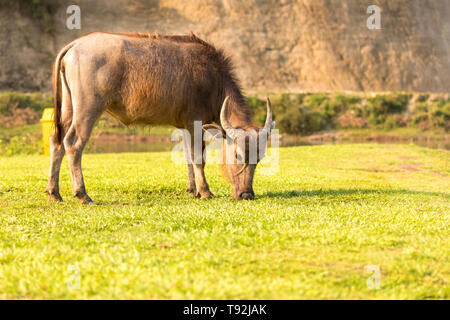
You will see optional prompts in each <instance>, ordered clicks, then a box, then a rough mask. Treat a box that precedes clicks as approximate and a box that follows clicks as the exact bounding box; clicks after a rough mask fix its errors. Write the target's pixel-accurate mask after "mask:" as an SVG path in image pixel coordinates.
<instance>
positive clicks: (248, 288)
mask: <svg viewBox="0 0 450 320" xmlns="http://www.w3.org/2000/svg"><path fill="white" fill-rule="evenodd" d="M449 159H450V157H449V153H448V151H444V150H431V149H425V148H420V147H416V146H412V145H363V144H362V145H326V146H315V147H294V148H284V149H281V150H280V171H279V172H278V173H277V174H276V175H274V176H264V175H261V174H258V172H257V176H256V179H255V183H254V189H255V192H256V194H257V199H256V200H255V201H252V202H242V201H241V202H237V201H233V200H232V199H231V197H230V193H231V190H230V186H229V185H228V184H227V183H226V182H225V181H224V180H223V179H222V178H221V176H220V170H219V168H218V167H217V166H216V165H210V166H207V173H206V174H207V177H208V181H209V183H210V186H211V189H212V191H213V192H214V193H215V194H216V198H215V199H212V200H200V199H189V198H188V195H187V194H186V193H185V192H184V189H185V187H186V169H185V166H184V165H177V164H174V163H172V162H171V160H170V153H152V154H142V153H141V154H87V155H85V156H84V158H83V165H84V174H85V180H86V183H87V188H88V191H89V194H90V196H91V197H92V198H93V199H94V201H96V202H97V204H98V206H92V207H91V206H89V207H87V206H81V205H79V204H78V203H77V202H76V201H75V199H73V198H72V196H71V190H70V182H69V181H70V178H69V174H68V169H67V164H66V161H64V165H63V168H62V177H61V189H62V190H61V193H62V196H63V197H64V199H65V202H63V203H47V201H46V197H45V194H43V190H44V188H45V186H46V177H47V170H48V162H49V160H48V158H46V157H44V156H38V155H33V156H16V157H9V158H5V157H3V158H1V157H0V176H1V177H2V178H1V180H0V298H31V299H39V298H63V299H71V298H88V299H91V298H150V299H152V298H169V299H184V298H193V299H197V298H206V299H209V298H218V299H222V298H229V299H235V298H241V299H262V298H266V299H303V298H305V299H312V298H326V299H333V298H337V299H343V298H350V299H361V298H364V299H373V298H375V299H380V298H387V299H398V298H403V299H424V298H427V299H436V298H449V296H450V289H449V288H450V286H449V275H450V265H449V263H448V262H449V261H450V250H449V249H450V248H449V242H448V240H449V211H450V210H449V209H450V208H449V207H450V204H449V203H450V202H449V200H450V192H449V190H450V178H449V176H450V166H449ZM75 264H78V266H79V269H80V275H81V283H80V289H73V288H72V289H69V288H68V286H67V281H68V280H69V279H70V276H71V272H69V271H68V270H69V269H68V268H69V267H70V266H71V265H75ZM367 265H376V266H378V267H379V268H380V269H381V283H380V284H381V288H380V289H379V290H374V289H369V288H368V287H367V285H366V281H367V278H368V277H369V276H370V274H366V273H365V271H364V267H365V266H367Z"/></svg>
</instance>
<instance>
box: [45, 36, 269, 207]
mask: <svg viewBox="0 0 450 320" xmlns="http://www.w3.org/2000/svg"><path fill="white" fill-rule="evenodd" d="M53 96H54V101H55V131H54V133H53V135H52V136H51V138H50V146H51V165H50V174H49V181H48V186H47V188H46V192H47V193H48V194H49V199H50V200H53V201H55V200H56V201H61V200H62V198H61V196H60V193H59V171H60V166H61V161H62V159H63V157H64V154H65V153H67V158H68V161H69V167H70V173H71V178H72V187H73V194H74V196H76V197H77V198H78V199H79V201H80V202H81V203H86V204H90V203H93V202H92V200H91V199H90V197H89V196H88V195H87V193H86V189H85V185H84V181H83V174H82V171H81V155H82V152H83V148H84V146H85V145H86V143H87V141H88V139H89V136H90V134H91V131H92V128H93V127H94V125H95V123H96V122H97V120H98V119H99V117H100V115H101V114H102V113H103V112H104V111H106V112H108V113H109V114H111V115H112V116H114V117H115V118H117V119H119V120H120V121H121V122H122V123H124V124H126V125H130V124H143V125H171V126H174V127H177V128H183V129H185V130H187V131H188V132H189V133H191V134H190V136H191V139H192V140H193V139H194V121H201V122H202V123H203V124H207V125H206V126H205V129H207V128H208V127H213V126H214V123H216V124H220V127H219V126H217V127H218V128H219V129H220V130H221V131H222V132H223V133H224V134H225V135H226V138H225V139H224V145H226V146H234V149H233V150H234V151H233V152H234V153H233V154H234V156H235V157H236V158H240V157H239V155H241V157H242V156H243V157H245V159H247V160H244V161H243V162H242V161H241V162H239V161H237V162H236V161H235V162H233V163H226V164H225V168H226V172H227V173H228V175H229V177H230V181H231V183H232V185H233V197H234V198H235V199H253V198H254V192H253V188H252V183H253V176H254V172H255V167H256V163H257V162H258V161H259V160H260V157H258V159H257V161H256V162H250V161H248V159H249V155H248V153H249V148H250V147H249V144H251V141H265V140H264V139H262V138H261V137H262V136H263V135H267V134H268V133H269V132H270V130H271V128H272V126H273V123H272V112H271V107H270V102H269V100H268V103H267V120H266V124H265V126H264V128H261V129H259V128H257V127H255V126H253V125H252V122H251V112H250V108H249V107H248V105H247V104H246V103H245V100H244V98H243V96H242V94H241V90H240V87H239V85H238V83H237V80H236V77H235V76H234V73H233V69H232V66H231V62H230V60H229V58H227V57H226V56H225V55H224V54H223V52H222V51H220V50H216V49H215V48H214V47H213V46H212V45H210V44H208V43H206V42H205V41H203V40H201V39H199V38H197V37H196V36H195V35H194V34H191V35H186V36H162V35H147V34H115V33H101V32H95V33H91V34H88V35H85V36H83V37H81V38H78V39H76V40H74V41H73V42H71V43H69V44H68V45H66V46H65V47H64V48H63V49H61V51H60V52H59V53H58V55H57V57H56V61H55V64H54V68H53ZM240 137H244V139H239V138H240ZM238 140H239V141H240V140H242V141H244V142H245V143H243V144H237V143H236V141H238ZM193 145H194V143H190V146H192V147H190V150H185V151H186V152H187V155H188V159H190V160H192V161H188V189H187V190H188V192H190V193H191V195H192V196H199V197H202V198H209V197H211V196H212V195H213V194H212V193H211V191H210V189H209V186H208V183H207V182H206V179H205V174H204V161H200V163H199V162H198V161H193V160H194V155H195V152H194V148H193ZM204 147H205V146H204V143H202V152H203V150H204ZM265 147H266V144H264V143H263V144H260V148H262V149H265Z"/></svg>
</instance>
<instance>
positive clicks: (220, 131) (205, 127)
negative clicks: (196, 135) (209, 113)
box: [202, 123, 227, 139]
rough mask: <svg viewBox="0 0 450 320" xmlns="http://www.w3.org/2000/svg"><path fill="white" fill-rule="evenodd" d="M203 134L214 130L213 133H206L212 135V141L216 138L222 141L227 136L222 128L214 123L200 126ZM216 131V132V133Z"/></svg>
mask: <svg viewBox="0 0 450 320" xmlns="http://www.w3.org/2000/svg"><path fill="white" fill-rule="evenodd" d="M202 129H203V132H206V131H207V130H210V129H212V130H214V131H215V133H214V134H211V132H209V131H208V133H210V134H211V135H212V139H215V138H217V137H220V138H222V139H224V138H225V137H226V136H227V133H226V132H225V130H223V128H222V127H221V126H219V125H217V124H215V123H209V124H204V125H203V126H202ZM217 130H218V131H217Z"/></svg>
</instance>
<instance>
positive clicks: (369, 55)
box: [0, 0, 450, 92]
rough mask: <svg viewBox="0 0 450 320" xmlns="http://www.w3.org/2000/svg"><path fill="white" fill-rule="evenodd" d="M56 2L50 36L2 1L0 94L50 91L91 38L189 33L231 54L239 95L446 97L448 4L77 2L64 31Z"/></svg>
mask: <svg viewBox="0 0 450 320" xmlns="http://www.w3.org/2000/svg"><path fill="white" fill-rule="evenodd" d="M19 2H24V0H21V1H19ZM47 2H52V0H47ZM53 2H54V4H53V6H54V7H55V9H54V10H53V11H52V13H51V23H52V32H50V33H49V32H44V31H43V27H42V23H40V21H39V20H38V19H36V18H35V17H34V18H33V14H24V13H21V11H20V10H18V9H17V7H14V6H8V5H5V4H4V3H5V2H4V0H0V5H1V6H2V7H0V30H1V31H0V32H1V38H0V54H1V56H0V90H12V89H14V90H28V91H32V90H44V91H47V90H50V88H51V79H50V75H51V64H52V60H53V57H54V55H55V54H56V52H57V50H58V49H59V48H60V47H62V46H63V45H64V44H65V43H67V42H69V41H71V40H72V39H75V38H77V37H78V36H80V35H83V34H85V33H88V32H91V31H114V32H118V31H139V32H150V33H153V32H158V33H168V34H175V33H178V34H180V33H182V34H184V33H188V32H189V31H190V30H192V31H194V32H195V33H196V34H197V35H198V36H200V37H201V38H203V39H205V40H207V41H209V42H212V43H213V44H215V45H216V46H217V47H222V48H224V49H225V51H226V52H227V53H228V54H229V55H231V56H232V58H233V60H234V62H235V66H236V69H237V73H238V76H239V78H240V79H241V82H242V85H243V87H244V88H245V91H246V92H255V91H264V92H266V91H272V92H279V91H299V90H307V91H322V90H323V91H332V90H352V91H430V92H449V91H450V1H448V0H372V1H369V2H368V1H362V0H343V1H337V0H246V1H241V0H239V1H238V0H195V1H180V0H159V1H158V0H134V1H129V0H115V1H109V0H99V1H87V0H86V1H85V0H79V1H77V2H78V4H79V5H80V8H81V30H69V29H67V27H66V19H67V17H68V16H69V15H68V14H66V9H67V7H68V6H69V5H71V4H73V1H66V0H63V1H56V0H54V1H53ZM372 4H375V5H378V6H379V8H380V9H381V29H380V30H376V29H375V30H369V29H368V28H367V24H366V21H367V19H368V18H369V16H370V14H368V13H367V12H366V11H367V7H368V6H369V5H372ZM99 45H101V44H99Z"/></svg>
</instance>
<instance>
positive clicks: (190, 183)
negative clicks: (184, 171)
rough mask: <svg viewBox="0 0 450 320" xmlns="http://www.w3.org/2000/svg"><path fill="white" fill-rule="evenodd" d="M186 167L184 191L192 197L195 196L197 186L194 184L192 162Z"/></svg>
mask: <svg viewBox="0 0 450 320" xmlns="http://www.w3.org/2000/svg"><path fill="white" fill-rule="evenodd" d="M187 168H188V186H187V189H186V191H187V192H189V195H190V196H191V197H192V198H194V197H196V196H197V187H196V186H195V175H194V166H193V165H192V164H189V163H188V165H187Z"/></svg>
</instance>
